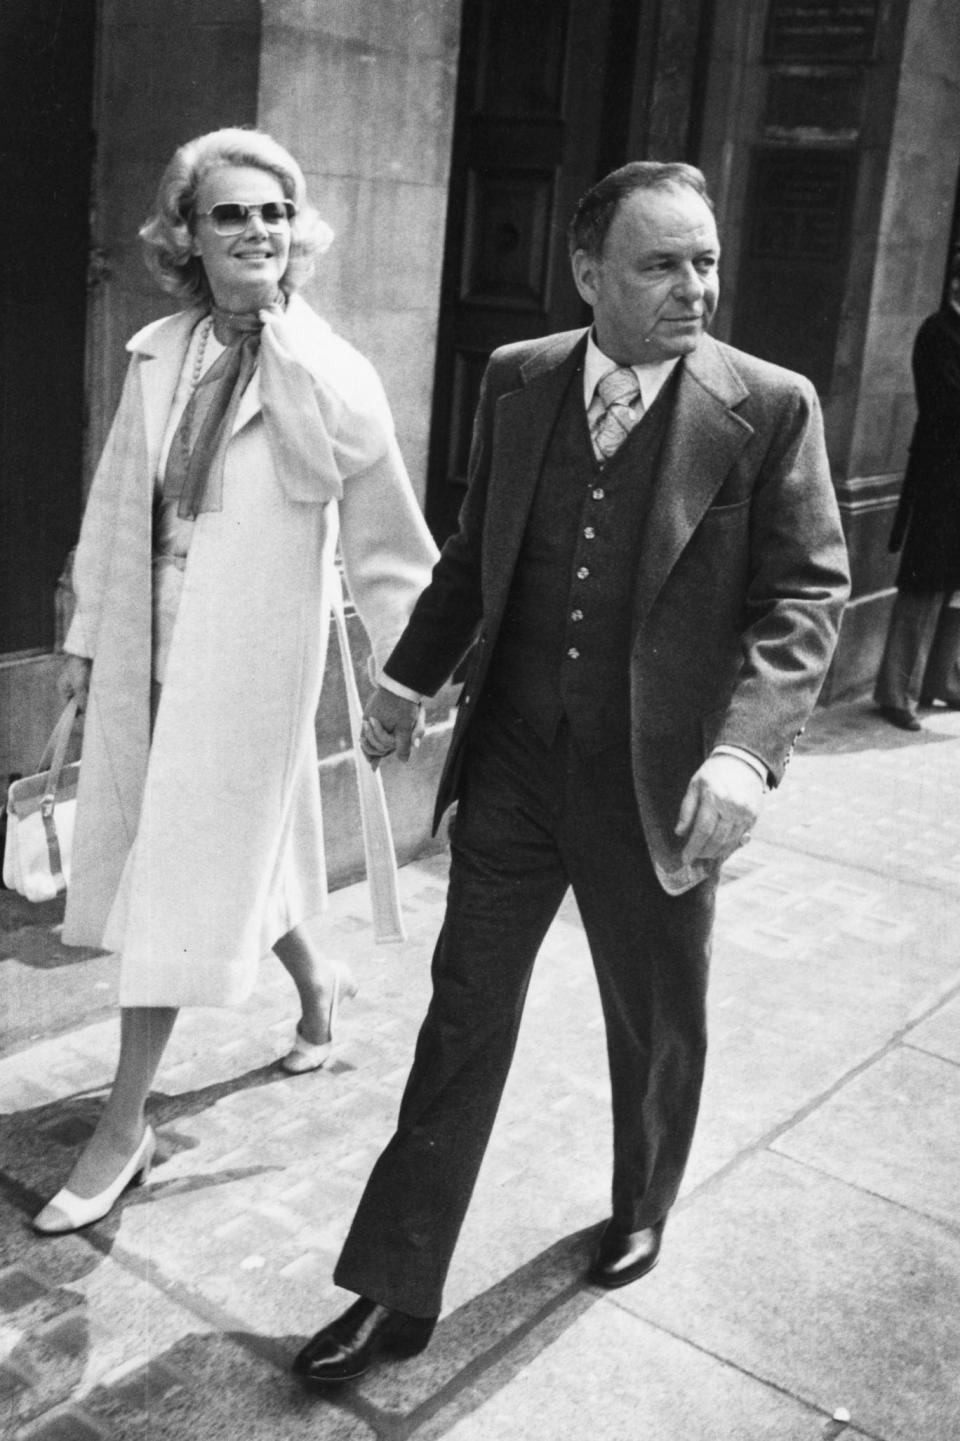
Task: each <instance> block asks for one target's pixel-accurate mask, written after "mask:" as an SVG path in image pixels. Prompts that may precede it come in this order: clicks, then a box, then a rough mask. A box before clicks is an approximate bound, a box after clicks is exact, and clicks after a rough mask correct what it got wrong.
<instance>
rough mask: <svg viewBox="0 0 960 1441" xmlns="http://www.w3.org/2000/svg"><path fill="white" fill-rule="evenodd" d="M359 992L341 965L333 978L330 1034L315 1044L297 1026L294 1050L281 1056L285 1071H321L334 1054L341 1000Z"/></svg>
mask: <svg viewBox="0 0 960 1441" xmlns="http://www.w3.org/2000/svg"><path fill="white" fill-rule="evenodd" d="M356 994H357V983H356V981H355V980H354V979H353V976H351V974H350V972H349V971H348V970H347V969H346V967H340V968H339V969H338V970H337V972H336V974H335V975H334V978H333V999H332V1000H331V1002H330V1021H329V1024H328V1031H329V1034H328V1036H327V1039H326V1040H325V1041H318V1042H317V1044H316V1045H314V1044H313V1043H312V1042H311V1041H308V1040H307V1039H306V1037H305V1036H303V1035H301V1033H300V1027H299V1026H297V1030H296V1034H295V1036H294V1038H293V1050H292V1051H289V1052H288V1053H287V1055H285V1056H283V1057H282V1058H281V1061H280V1064H281V1066H282V1067H283V1069H284V1070H285V1071H289V1073H290V1075H292V1076H300V1075H303V1074H304V1072H306V1071H319V1069H320V1067H321V1066H325V1065H326V1063H327V1061H329V1059H330V1057H331V1055H332V1054H333V1047H334V1042H335V1040H336V1034H337V1020H338V1018H339V1011H340V1002H341V1001H349V1000H352V998H353V997H354V996H355V995H356Z"/></svg>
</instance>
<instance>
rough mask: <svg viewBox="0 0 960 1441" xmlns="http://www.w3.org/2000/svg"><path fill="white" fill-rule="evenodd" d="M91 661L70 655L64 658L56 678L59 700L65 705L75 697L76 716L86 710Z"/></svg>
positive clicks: (80, 656)
mask: <svg viewBox="0 0 960 1441" xmlns="http://www.w3.org/2000/svg"><path fill="white" fill-rule="evenodd" d="M92 667H93V661H92V660H89V659H88V658H87V657H86V656H82V655H70V654H69V652H68V653H67V654H66V655H65V656H64V661H63V665H62V666H61V668H60V674H59V675H58V676H57V691H58V693H59V695H60V699H61V700H62V701H63V703H64V705H66V703H67V701H68V700H72V699H73V697H74V696H76V697H77V714H78V715H82V714H83V712H84V711H85V710H86V708H87V692H88V691H89V689H90V671H91V669H92Z"/></svg>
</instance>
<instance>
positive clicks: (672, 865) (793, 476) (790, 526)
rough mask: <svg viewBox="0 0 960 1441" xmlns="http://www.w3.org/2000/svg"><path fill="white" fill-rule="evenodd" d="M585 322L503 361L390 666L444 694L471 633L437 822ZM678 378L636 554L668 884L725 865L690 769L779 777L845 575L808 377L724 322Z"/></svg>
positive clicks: (825, 658) (639, 716) (638, 640)
mask: <svg viewBox="0 0 960 1441" xmlns="http://www.w3.org/2000/svg"><path fill="white" fill-rule="evenodd" d="M585 335H586V332H585V331H570V332H566V333H563V334H558V335H553V336H548V337H546V338H545V339H542V340H533V341H529V342H523V343H521V344H519V345H511V346H507V347H505V348H504V349H502V350H499V351H497V352H496V353H495V354H494V355H493V356H492V357H491V359H490V363H489V365H488V367H487V371H486V374H485V376H484V382H483V387H482V390H481V396H480V403H479V406H478V409H477V416H476V421H475V428H474V438H473V447H472V451H471V458H470V474H469V486H468V491H467V496H466V499H465V501H464V504H463V508H462V511H461V515H460V525H459V529H458V531H457V533H456V534H455V535H454V536H452V537H451V538H450V540H449V541H448V542H447V544H446V545H445V547H444V549H443V552H442V554H441V556H440V560H439V561H438V563H437V565H436V567H435V569H434V573H433V579H432V581H431V583H430V585H429V586H428V587H427V589H426V591H424V593H423V595H422V596H421V597H420V599H419V601H418V602H417V605H416V607H415V609H414V612H413V615H412V616H411V619H410V622H409V624H408V626H407V628H406V630H405V631H404V634H403V636H402V637H401V639H400V641H399V642H398V644H397V646H396V648H395V649H394V651H393V653H392V655H391V656H390V658H389V660H388V661H387V664H386V667H385V668H386V671H387V673H388V674H389V675H390V676H392V677H393V678H394V679H395V680H398V681H400V682H402V683H403V684H405V685H408V686H411V687H412V688H413V689H415V690H419V691H421V692H422V693H424V694H432V693H433V692H434V691H435V690H437V689H438V687H439V686H440V685H441V684H442V683H443V681H444V680H446V678H447V677H448V676H449V675H450V674H451V673H452V671H453V670H454V668H455V667H456V665H457V663H458V662H459V661H460V659H461V658H462V656H463V655H464V654H465V653H466V651H467V650H468V649H469V648H470V646H471V645H473V654H472V658H471V663H470V668H469V671H468V674H467V678H466V681H465V684H464V688H463V694H462V697H461V706H460V712H459V715H458V718H457V724H456V727H455V730H454V734H453V739H452V742H451V746H450V752H449V755H448V757H447V763H446V767H445V769H444V773H443V776H442V778H441V782H440V790H439V794H438V799H437V812H436V818H435V819H436V823H439V820H440V817H441V815H442V814H443V811H444V810H445V809H446V807H447V806H448V805H449V804H450V803H451V802H452V801H453V800H454V799H455V798H456V795H457V790H458V781H459V773H460V765H461V760H462V755H463V742H464V737H465V735H466V732H467V729H468V727H469V725H470V720H471V716H472V714H473V712H474V710H475V707H476V702H477V697H478V696H479V694H480V693H481V691H482V689H483V684H484V679H485V676H486V672H487V666H488V661H489V657H490V654H491V652H492V650H493V647H494V646H495V644H496V640H497V634H498V629H499V625H500V622H501V619H502V616H503V611H504V606H505V604H506V600H507V595H508V592H509V588H510V583H511V579H512V575H513V570H514V566H515V565H516V562H517V556H518V554H519V550H520V544H521V541H522V538H523V531H524V526H525V524H526V520H527V515H528V513H529V509H530V505H531V502H532V499H533V495H534V491H535V488H536V485H537V482H538V479H539V478H540V474H541V470H542V467H543V462H544V458H545V454H546V448H547V443H548V440H549V436H550V432H551V429H552V427H553V424H554V422H555V420H556V417H557V413H558V410H559V407H560V404H561V401H562V399H563V395H564V392H565V390H566V387H567V385H568V384H569V383H570V381H571V379H572V377H573V375H574V373H575V372H576V371H577V370H578V368H579V366H580V363H581V361H582V357H583V351H584V346H585ZM677 380H678V384H677V387H676V390H675V397H674V406H673V415H672V417H671V419H670V423H669V429H668V432H667V437H666V441H665V444H664V447H663V451H662V458H661V464H660V470H659V474H658V477H657V479H656V482H655V489H654V496H653V500H652V505H651V510H650V513H649V516H648V520H647V524H646V528H645V532H644V538H643V545H642V549H641V554H640V560H639V564H638V567H637V575H636V590H635V600H634V635H633V647H632V654H631V660H630V672H631V673H630V686H631V735H632V758H633V774H634V785H635V788H636V793H637V801H638V805H639V810H640V816H641V820H642V823H643V827H644V833H645V835H646V838H647V843H648V846H649V849H650V853H651V857H652V859H653V862H654V865H655V867H656V870H657V874H658V876H659V878H660V881H661V883H662V884H663V885H664V887H665V889H667V890H668V891H670V892H672V893H678V892H680V891H683V890H686V889H688V888H689V887H690V886H691V885H695V884H696V883H697V882H698V881H699V880H701V879H702V878H703V876H704V875H705V874H707V872H708V870H709V869H710V867H709V865H708V864H706V863H703V864H699V863H698V864H697V865H695V866H693V867H686V866H684V865H683V864H682V862H681V860H680V850H681V848H682V847H681V844H680V843H679V842H678V841H677V839H676V837H675V836H674V834H673V829H674V826H675V824H676V819H677V813H678V811H679V808H680V801H681V799H682V797H683V794H684V791H685V790H686V787H687V785H688V783H689V781H690V778H691V776H692V775H693V773H694V771H695V770H696V769H697V767H698V766H699V765H700V764H701V763H702V761H703V760H704V758H705V757H706V756H707V755H708V754H709V752H710V750H711V749H712V747H713V746H714V745H715V744H719V743H725V744H730V745H736V746H741V747H743V748H744V749H746V750H748V751H751V752H752V753H753V754H754V755H756V756H758V757H760V759H761V760H763V762H764V763H765V764H766V766H767V768H768V770H769V772H770V776H771V779H772V782H773V784H776V783H777V782H778V781H779V780H780V778H781V776H782V775H783V770H784V766H785V765H786V762H787V760H788V758H789V755H790V752H791V749H792V747H793V744H794V741H795V740H796V737H797V735H798V734H799V732H800V730H801V729H802V728H803V725H804V723H805V721H806V719H807V717H808V715H809V713H810V711H811V710H812V709H813V706H814V704H815V702H816V699H817V695H818V693H819V691H820V687H821V685H822V683H823V680H824V677H825V675H826V671H827V668H828V666H829V663H830V658H831V656H832V654H833V651H834V647H835V645H836V639H837V633H838V628H839V623H840V616H841V612H842V609H843V604H844V601H845V599H846V596H847V594H848V590H849V580H848V572H847V560H846V549H845V546H844V541H843V534H842V530H841V527H840V519H839V515H838V511H837V505H836V499H835V496H834V491H833V486H832V483H831V480H830V473H829V468H828V464H827V457H826V451H825V448H824V443H823V426H822V420H821V414H820V407H819V403H818V401H817V397H816V393H815V391H814V389H813V387H812V385H811V384H810V383H809V381H807V380H805V379H804V378H803V377H802V376H799V375H795V374H793V373H792V372H790V371H786V370H783V369H781V368H780V367H778V366H774V365H770V364H768V363H767V362H765V361H760V360H756V359H755V358H753V357H752V356H748V355H745V354H743V353H742V352H740V351H736V350H733V349H732V348H731V347H730V346H727V345H723V344H721V343H719V342H718V341H715V340H713V339H712V338H711V337H709V336H707V337H704V338H703V339H702V340H701V342H700V344H699V346H698V348H697V350H696V351H695V352H694V354H692V355H689V356H687V357H685V359H684V360H683V361H682V362H681V367H680V374H679V376H678V377H677ZM546 483H549V477H546Z"/></svg>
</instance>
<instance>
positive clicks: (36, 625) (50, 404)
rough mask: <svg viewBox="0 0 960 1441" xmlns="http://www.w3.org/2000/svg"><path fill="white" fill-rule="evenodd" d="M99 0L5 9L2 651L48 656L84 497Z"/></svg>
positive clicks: (0, 46) (1, 74) (1, 39)
mask: <svg viewBox="0 0 960 1441" xmlns="http://www.w3.org/2000/svg"><path fill="white" fill-rule="evenodd" d="M94 23H95V4H94V0H71V3H70V4H69V5H64V4H63V0H4V3H3V4H2V6H0V185H2V190H3V194H4V195H6V196H7V202H8V204H9V205H12V206H13V207H14V210H13V213H12V214H11V215H10V216H8V218H7V219H8V223H7V224H6V225H5V226H4V227H3V239H2V241H0V246H2V258H0V334H2V340H0V511H2V523H0V653H2V654H7V655H10V654H12V653H17V652H21V653H22V652H30V651H42V650H48V649H50V648H51V647H52V645H53V640H54V602H55V593H56V583H57V578H58V576H59V574H60V570H61V568H62V566H63V562H64V560H65V558H66V555H67V551H68V550H69V547H70V546H71V544H72V543H73V540H74V537H75V536H76V531H77V524H78V520H79V514H80V504H81V495H82V481H83V477H82V469H83V409H84V400H83V383H84V382H83V375H84V336H85V324H86V263H87V235H88V207H89V190H90V172H91V164H92V151H93V135H92V128H91V118H90V113H91V94H92V77H93V46H94Z"/></svg>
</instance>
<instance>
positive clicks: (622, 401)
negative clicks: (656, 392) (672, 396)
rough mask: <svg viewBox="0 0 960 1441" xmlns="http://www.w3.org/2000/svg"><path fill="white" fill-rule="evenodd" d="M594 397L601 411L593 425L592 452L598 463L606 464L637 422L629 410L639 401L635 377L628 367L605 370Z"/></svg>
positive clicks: (632, 411) (636, 416)
mask: <svg viewBox="0 0 960 1441" xmlns="http://www.w3.org/2000/svg"><path fill="white" fill-rule="evenodd" d="M597 394H598V395H599V397H600V399H601V401H602V402H603V407H604V408H603V410H602V411H601V412H600V415H599V417H598V419H597V420H596V421H595V422H594V425H593V432H592V439H593V449H594V453H595V455H596V457H597V459H598V460H609V459H610V457H611V455H613V453H614V451H616V450H617V449H619V447H620V446H621V445H622V444H623V442H624V441H625V440H626V438H627V436H628V435H629V434H630V432H631V430H632V429H633V427H634V426H635V425H636V423H637V421H638V420H639V419H640V415H639V414H638V413H637V412H636V411H634V410H632V409H631V404H636V402H637V401H638V400H639V398H640V386H639V385H638V384H637V377H636V374H635V373H634V371H633V370H631V368H630V367H629V366H628V365H621V366H618V367H617V369H616V370H608V371H607V373H606V375H604V376H603V377H602V378H601V380H600V382H599V384H598V385H597ZM641 413H642V408H641Z"/></svg>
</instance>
